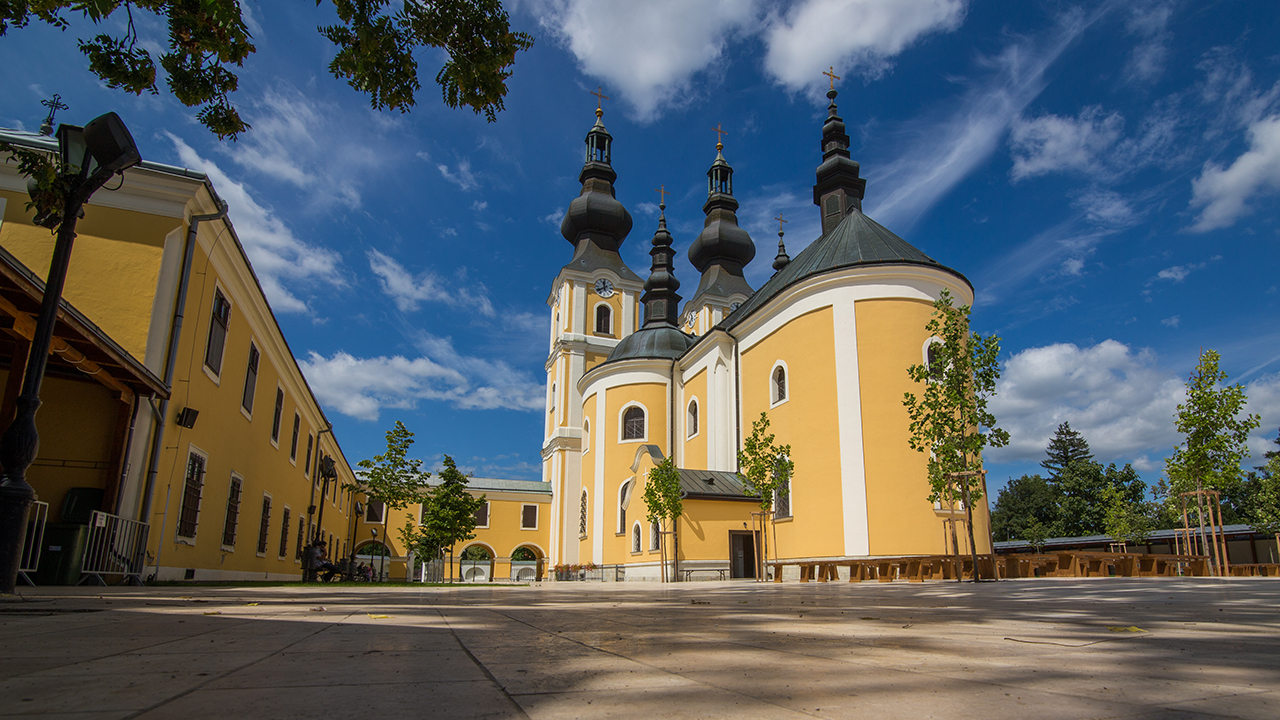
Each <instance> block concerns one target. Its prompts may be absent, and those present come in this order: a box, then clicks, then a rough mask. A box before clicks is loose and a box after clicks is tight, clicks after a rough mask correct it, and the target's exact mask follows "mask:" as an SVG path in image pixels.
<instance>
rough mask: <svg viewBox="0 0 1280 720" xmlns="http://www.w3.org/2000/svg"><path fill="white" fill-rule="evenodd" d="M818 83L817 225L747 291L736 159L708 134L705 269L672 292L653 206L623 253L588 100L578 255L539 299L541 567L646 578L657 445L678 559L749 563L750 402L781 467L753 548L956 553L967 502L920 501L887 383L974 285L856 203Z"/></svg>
mask: <svg viewBox="0 0 1280 720" xmlns="http://www.w3.org/2000/svg"><path fill="white" fill-rule="evenodd" d="M828 97H829V98H830V99H831V104H830V105H829V107H828V111H829V116H828V117H827V119H826V121H825V123H824V125H823V128H822V152H823V155H822V162H821V164H820V165H819V167H818V170H817V183H816V184H815V185H814V188H813V200H814V204H815V205H817V206H818V209H819V212H820V213H821V214H822V236H821V237H820V238H818V239H817V240H815V241H814V242H813V243H812V244H810V245H809V246H808V247H807V248H805V249H804V251H802V252H801V253H799V254H798V255H797V256H796V257H795V258H794V259H792V258H790V257H788V255H787V253H786V250H785V249H784V247H783V246H782V243H781V242H780V243H779V248H778V255H777V257H776V258H775V259H774V261H773V268H774V270H775V272H774V274H773V276H772V277H771V278H770V279H769V280H768V281H767V282H765V283H764V285H763V286H761V287H760V288H758V289H752V288H751V287H750V285H749V284H748V283H747V281H746V279H745V278H744V277H743V268H744V267H745V266H746V265H747V264H748V263H749V262H751V260H752V258H753V257H754V256H755V252H756V251H755V246H754V243H753V242H752V239H751V237H750V236H749V235H748V233H747V232H746V231H745V230H743V229H742V228H741V227H739V226H738V222H737V217H736V215H735V212H736V210H737V209H738V202H737V200H736V199H735V198H734V196H733V169H732V167H730V166H729V164H728V163H727V162H726V161H725V158H724V155H723V152H722V150H723V146H722V145H717V156H716V158H715V160H714V162H713V163H712V164H711V167H710V169H709V170H708V171H707V177H708V187H707V191H708V192H707V200H706V204H705V205H704V207H703V210H704V212H705V213H706V222H705V226H704V228H703V230H702V232H701V233H700V234H699V235H698V237H697V238H696V239H695V241H694V242H693V245H692V247H691V248H690V250H689V260H690V261H691V262H692V264H693V267H694V269H696V270H697V271H698V273H699V274H700V277H699V280H698V284H697V287H696V290H695V291H694V293H693V297H692V299H691V300H689V301H688V302H687V303H685V305H684V307H683V309H681V308H680V307H679V302H680V300H681V297H680V295H678V294H677V292H676V291H677V289H678V288H679V287H680V282H679V281H678V280H677V279H676V277H675V276H676V274H677V273H676V270H675V267H674V263H673V256H674V254H675V253H674V251H673V250H672V237H671V235H670V233H669V232H668V230H667V228H666V220H665V218H660V219H659V222H658V228H657V231H656V233H655V234H654V236H653V239H652V250H651V251H650V254H651V255H652V257H653V264H652V268H651V270H650V274H649V277H648V279H647V280H641V278H640V277H639V276H638V275H637V274H636V273H635V272H633V271H632V270H630V269H629V268H628V267H627V266H626V264H625V263H624V262H623V260H622V258H621V257H620V256H619V254H618V248H619V246H620V245H621V244H622V242H623V241H624V240H625V239H626V237H627V235H628V233H629V232H630V230H631V226H632V220H631V216H630V214H629V213H628V212H627V210H626V208H624V207H623V206H622V204H621V203H620V202H618V201H617V199H616V198H615V196H614V190H613V183H614V181H615V180H616V178H617V174H616V173H615V172H614V169H613V168H612V166H611V164H610V151H611V144H612V142H613V138H612V136H611V135H610V134H609V132H608V131H607V130H606V129H605V127H604V124H603V122H602V120H601V117H602V115H601V113H600V111H599V110H597V120H596V124H595V126H594V127H592V128H591V130H590V132H589V133H588V134H587V138H586V146H587V151H586V163H585V165H584V166H583V169H582V173H581V176H580V181H581V183H582V193H581V195H579V196H578V197H577V198H575V199H574V200H573V201H572V203H570V205H569V209H568V212H567V213H566V215H565V217H564V221H563V223H562V224H561V233H562V234H563V236H564V237H565V239H566V240H568V241H569V242H570V243H572V245H573V248H574V249H573V255H572V257H571V259H570V260H569V262H568V264H566V265H565V266H564V268H563V269H562V270H561V271H560V273H559V275H558V276H557V277H556V278H555V281H554V282H553V283H552V286H551V293H550V296H549V298H548V301H547V302H548V304H549V305H550V306H551V310H552V324H551V336H550V356H549V358H548V360H547V363H546V369H547V410H546V433H545V439H544V442H543V446H542V458H543V476H544V479H545V481H546V482H547V483H548V484H549V485H550V488H551V490H552V494H553V497H554V498H555V502H554V504H553V506H552V508H551V514H552V517H551V521H552V522H551V529H552V535H551V537H550V538H549V542H550V547H549V552H550V557H551V559H552V560H551V562H553V563H554V564H557V565H560V564H577V565H586V564H596V565H620V566H623V567H624V568H625V577H626V578H627V579H629V580H631V579H656V578H658V577H659V576H660V572H661V571H660V563H659V551H658V549H659V546H660V543H661V541H662V536H661V535H660V533H659V532H658V528H655V527H652V526H651V524H650V523H649V522H648V520H647V519H646V515H647V512H646V509H645V507H644V501H643V499H642V495H643V488H644V484H645V482H646V479H647V476H648V470H649V469H650V468H652V467H653V466H654V464H655V463H656V462H658V461H660V460H661V459H663V458H665V457H667V456H669V455H670V456H674V460H675V464H676V466H677V467H678V468H679V469H680V474H681V488H682V492H683V494H684V496H685V503H684V508H685V513H684V515H683V516H682V517H681V518H680V520H679V523H678V528H677V536H678V545H679V557H680V567H681V569H682V570H683V571H690V570H692V571H699V570H706V571H721V570H723V571H725V573H726V574H727V575H729V576H731V577H750V576H752V575H753V573H754V568H755V563H756V558H757V556H758V554H759V545H758V543H759V538H758V537H757V536H756V534H755V533H754V531H753V528H754V527H756V523H755V522H754V521H753V518H752V512H753V511H758V510H759V503H758V500H757V499H756V498H753V497H750V496H749V494H748V493H747V492H746V491H745V490H744V488H743V486H742V483H741V482H740V481H739V480H738V478H737V475H736V472H735V471H736V470H737V450H738V448H739V447H741V443H742V440H743V437H744V434H745V433H749V432H750V430H751V424H752V421H753V420H756V419H757V418H759V417H760V414H761V413H762V412H765V413H768V416H769V419H770V421H771V423H772V425H771V427H770V431H771V432H774V433H776V435H777V438H778V442H779V443H780V444H790V445H791V448H792V453H791V459H792V460H793V461H794V462H795V467H796V471H795V476H794V478H793V481H792V484H791V487H790V492H789V494H787V495H786V496H785V497H781V498H779V499H778V501H777V503H776V506H775V510H776V515H777V519H776V523H775V524H774V525H773V526H771V527H770V528H769V530H768V532H769V537H768V542H769V544H770V545H771V546H772V547H770V548H769V551H768V554H769V556H770V557H774V556H775V554H776V556H778V557H780V558H783V559H787V558H814V559H828V558H831V559H834V558H867V557H875V556H902V555H915V554H922V555H923V554H942V553H946V552H948V551H951V550H953V549H952V548H950V547H949V545H950V543H949V542H948V537H949V533H948V532H947V526H948V523H947V521H948V520H950V519H955V520H957V521H962V520H963V517H964V516H963V513H962V512H960V511H957V510H953V509H950V508H942V507H937V506H935V505H934V504H932V503H930V502H929V501H928V500H927V497H928V495H929V485H928V480H927V476H926V462H925V457H924V456H923V455H922V454H920V453H917V452H915V451H913V450H911V449H910V447H909V446H908V418H907V413H906V410H905V409H904V407H903V405H902V398H903V393H905V392H908V391H913V390H915V388H914V387H913V385H914V384H913V383H912V381H911V380H910V379H909V378H908V376H907V367H908V366H910V365H912V364H914V363H921V362H927V354H928V353H927V348H928V345H929V343H930V342H931V339H930V337H929V336H928V335H927V334H926V332H925V330H924V326H925V324H926V322H927V321H928V320H929V318H930V316H931V314H932V312H933V307H932V303H933V302H934V300H935V299H937V298H938V297H939V295H940V294H941V293H942V292H943V291H944V290H946V291H949V292H950V293H951V295H952V296H953V297H955V298H956V299H957V304H971V303H972V301H973V287H972V286H971V285H970V283H969V281H968V280H967V279H966V278H965V277H964V276H963V275H961V274H960V273H958V272H956V271H955V270H952V269H950V268H947V267H944V266H943V265H941V264H940V263H938V262H937V261H935V260H933V259H932V258H930V257H929V256H927V255H925V254H924V253H923V252H921V251H920V250H918V249H916V248H915V247H913V246H912V245H910V244H909V243H907V242H906V241H905V240H903V239H902V238H899V237H898V236H896V235H894V234H893V233H892V232H890V231H889V230H887V229H885V228H884V227H883V226H881V225H879V224H878V223H876V222H875V221H874V220H872V219H871V218H869V217H867V216H866V215H864V214H863V212H862V199H863V194H864V190H865V187H866V181H865V180H864V179H862V178H860V177H859V166H858V163H857V162H855V161H853V160H852V159H851V158H850V155H849V150H848V148H849V137H848V135H847V134H846V132H845V125H844V122H843V121H842V120H841V118H840V117H839V116H838V115H837V108H836V104H835V97H836V93H835V91H834V90H832V91H831V92H830V93H829V94H828ZM974 517H975V528H974V529H975V533H974V534H975V536H977V538H978V540H977V543H978V548H977V550H978V551H979V552H989V551H990V548H989V543H988V540H987V538H988V532H987V524H988V515H987V507H986V503H985V501H984V502H983V503H981V506H980V507H975V508H974ZM960 534H961V535H963V534H965V533H960ZM775 535H776V544H775ZM959 550H960V551H961V552H967V550H968V548H967V547H966V546H962V547H961V548H959ZM669 555H670V550H668V556H669Z"/></svg>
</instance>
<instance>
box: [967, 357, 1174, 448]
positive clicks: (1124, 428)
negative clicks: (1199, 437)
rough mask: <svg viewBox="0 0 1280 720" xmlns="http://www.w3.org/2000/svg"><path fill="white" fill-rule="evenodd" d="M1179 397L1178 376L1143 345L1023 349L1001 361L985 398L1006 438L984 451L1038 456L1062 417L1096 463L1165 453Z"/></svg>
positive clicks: (1168, 444) (1061, 420) (1172, 434)
mask: <svg viewBox="0 0 1280 720" xmlns="http://www.w3.org/2000/svg"><path fill="white" fill-rule="evenodd" d="M1185 396H1186V393H1185V389H1184V386H1183V383H1182V381H1181V379H1179V378H1178V376H1176V375H1175V374H1173V373H1171V372H1169V371H1167V370H1164V369H1162V368H1160V367H1159V366H1158V365H1157V363H1156V357H1155V355H1154V353H1152V352H1150V351H1148V350H1139V351H1134V350H1132V349H1130V348H1129V347H1128V346H1126V345H1124V344H1123V343H1120V342H1117V341H1115V340H1104V341H1103V342H1101V343H1098V344H1097V345H1094V346H1093V347H1083V348H1082V347H1078V346H1076V345H1072V344H1067V343H1059V344H1055V345H1048V346H1045V347H1035V348H1029V349H1027V350H1023V351H1022V352H1020V353H1017V354H1015V355H1014V356H1013V357H1011V358H1009V360H1008V362H1006V363H1005V366H1004V372H1003V375H1002V377H1001V378H1000V381H999V384H998V388H997V394H996V396H995V397H994V398H993V399H992V402H991V409H992V412H993V413H994V414H995V416H996V419H997V424H998V425H999V426H1000V427H1002V428H1004V429H1005V430H1008V431H1009V434H1010V436H1011V441H1010V444H1009V446H1008V447H1005V448H997V449H993V450H989V451H987V455H988V457H989V458H990V459H992V460H993V461H995V462H1011V461H1015V460H1024V461H1025V460H1036V459H1040V458H1042V457H1043V456H1044V452H1045V447H1046V446H1047V445H1048V443H1049V439H1050V437H1052V435H1053V433H1054V431H1055V430H1056V429H1057V427H1058V425H1059V424H1060V423H1062V422H1064V421H1067V422H1070V423H1071V427H1072V428H1074V429H1075V430H1077V431H1079V432H1080V433H1082V434H1083V435H1084V436H1085V439H1087V440H1088V441H1089V445H1090V446H1091V447H1092V449H1093V453H1094V456H1095V457H1096V458H1097V459H1098V460H1099V461H1101V462H1112V461H1119V462H1126V461H1128V460H1131V459H1135V458H1137V457H1138V456H1139V455H1142V454H1151V453H1152V452H1155V453H1157V454H1159V453H1167V452H1169V451H1170V450H1171V449H1172V448H1173V446H1174V445H1175V444H1177V442H1178V441H1179V439H1180V436H1179V435H1178V434H1177V432H1176V431H1175V429H1174V424H1173V421H1174V412H1175V410H1176V409H1177V406H1178V403H1179V402H1182V401H1183V400H1184V399H1185Z"/></svg>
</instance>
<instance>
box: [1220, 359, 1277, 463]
mask: <svg viewBox="0 0 1280 720" xmlns="http://www.w3.org/2000/svg"><path fill="white" fill-rule="evenodd" d="M1228 382H1230V381H1228ZM1245 394H1246V395H1248V397H1249V402H1248V404H1247V405H1246V406H1245V411H1246V412H1249V413H1255V414H1257V415H1259V416H1261V418H1262V424H1261V425H1259V426H1258V429H1257V430H1254V431H1253V432H1252V433H1250V434H1249V452H1250V453H1252V455H1253V458H1252V462H1249V463H1246V466H1252V465H1261V464H1262V462H1263V453H1265V452H1269V451H1271V450H1277V449H1280V448H1277V447H1276V445H1275V443H1274V442H1273V441H1274V440H1275V439H1276V428H1277V427H1280V373H1277V374H1275V375H1267V376H1263V377H1260V378H1258V379H1257V380H1254V381H1253V382H1251V383H1249V384H1248V385H1247V386H1246V388H1245Z"/></svg>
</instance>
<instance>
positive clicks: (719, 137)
mask: <svg viewBox="0 0 1280 720" xmlns="http://www.w3.org/2000/svg"><path fill="white" fill-rule="evenodd" d="M711 131H712V132H714V133H715V134H716V150H723V149H724V136H725V135H728V134H729V131H728V130H721V129H720V123H716V126H715V127H713V128H711Z"/></svg>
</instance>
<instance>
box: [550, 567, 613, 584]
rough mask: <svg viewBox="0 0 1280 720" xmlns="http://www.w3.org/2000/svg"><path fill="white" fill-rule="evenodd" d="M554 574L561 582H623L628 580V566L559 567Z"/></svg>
mask: <svg viewBox="0 0 1280 720" xmlns="http://www.w3.org/2000/svg"><path fill="white" fill-rule="evenodd" d="M554 572H555V578H556V580H558V581H560V582H623V581H624V580H626V579H627V566H626V565H592V566H576V567H575V566H573V565H558V566H556V567H555V568H554Z"/></svg>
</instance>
